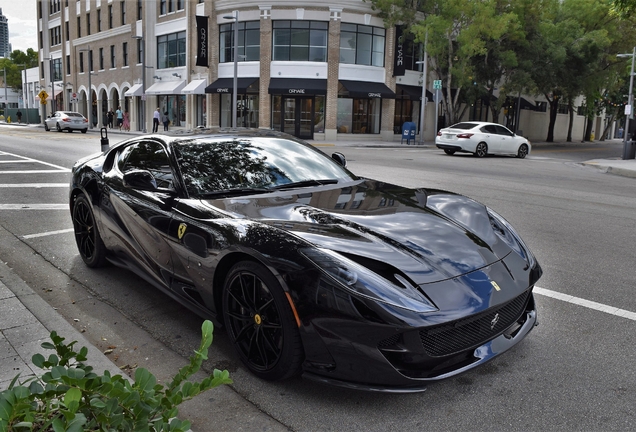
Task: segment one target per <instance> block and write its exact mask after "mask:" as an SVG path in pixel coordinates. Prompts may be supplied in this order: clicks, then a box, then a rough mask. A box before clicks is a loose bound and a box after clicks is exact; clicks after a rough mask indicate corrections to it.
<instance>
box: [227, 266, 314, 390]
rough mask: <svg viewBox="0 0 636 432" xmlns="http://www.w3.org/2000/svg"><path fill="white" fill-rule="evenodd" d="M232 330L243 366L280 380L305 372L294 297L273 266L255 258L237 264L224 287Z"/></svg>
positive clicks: (230, 333)
mask: <svg viewBox="0 0 636 432" xmlns="http://www.w3.org/2000/svg"><path fill="white" fill-rule="evenodd" d="M223 313H224V317H223V318H224V321H225V325H226V327H227V332H228V336H229V338H230V340H231V341H232V344H233V345H234V348H236V350H237V352H238V354H239V357H240V358H241V361H242V362H243V364H244V365H245V366H246V367H247V368H248V369H249V370H250V371H251V372H252V373H253V374H254V375H256V376H258V377H259V378H262V379H266V380H270V381H276V380H281V379H284V378H289V377H291V376H293V375H296V374H297V373H298V372H299V371H300V366H301V364H302V361H303V348H302V343H301V340H300V333H299V331H298V324H297V322H296V319H295V318H294V313H293V311H292V308H291V305H290V300H288V298H287V295H286V293H285V292H284V291H283V288H282V287H281V285H280V283H279V282H278V281H277V280H276V278H275V277H274V275H272V274H271V272H270V271H269V270H267V268H265V267H264V266H263V265H262V264H259V263H256V262H253V261H242V262H239V263H237V264H236V265H234V267H232V269H231V270H230V272H229V273H228V275H227V277H226V279H225V285H224V287H223Z"/></svg>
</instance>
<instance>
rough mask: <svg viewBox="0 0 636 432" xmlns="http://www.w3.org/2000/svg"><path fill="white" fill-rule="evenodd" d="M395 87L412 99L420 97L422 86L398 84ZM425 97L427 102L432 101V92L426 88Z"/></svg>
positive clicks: (415, 99) (417, 99) (416, 99)
mask: <svg viewBox="0 0 636 432" xmlns="http://www.w3.org/2000/svg"><path fill="white" fill-rule="evenodd" d="M397 89H398V90H402V91H403V92H404V93H406V94H407V95H408V96H409V99H410V100H412V101H419V100H420V99H422V87H418V86H410V85H403V84H398V85H397ZM426 99H428V101H429V102H433V93H431V92H430V91H428V89H426Z"/></svg>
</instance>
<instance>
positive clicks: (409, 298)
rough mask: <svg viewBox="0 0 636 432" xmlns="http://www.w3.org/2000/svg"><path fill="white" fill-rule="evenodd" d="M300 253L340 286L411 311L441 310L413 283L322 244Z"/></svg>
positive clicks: (359, 294)
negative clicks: (380, 272)
mask: <svg viewBox="0 0 636 432" xmlns="http://www.w3.org/2000/svg"><path fill="white" fill-rule="evenodd" d="M301 253H302V254H303V255H304V256H305V257H307V258H308V259H309V260H310V261H311V262H313V263H314V264H315V265H316V266H317V267H318V268H319V269H320V270H322V271H323V272H324V273H326V274H327V275H328V276H330V277H331V278H332V279H333V280H335V281H336V282H337V283H338V284H339V285H340V286H342V287H343V288H345V289H346V290H347V291H349V292H351V293H353V294H355V295H357V296H361V297H366V298H368V299H371V300H375V301H378V302H382V303H386V304H389V305H391V306H395V307H399V308H402V309H407V310H410V311H412V312H418V313H422V312H433V311H436V310H438V309H437V308H436V307H435V305H433V304H432V303H431V302H430V301H429V300H428V299H427V298H426V297H424V295H423V294H421V293H420V292H418V291H417V290H416V289H415V288H414V287H410V286H404V287H402V286H398V285H396V284H394V283H393V282H391V281H389V280H387V279H385V278H383V277H382V276H380V275H378V274H376V273H373V272H372V271H371V270H369V269H367V268H366V267H364V266H361V265H360V264H358V263H356V262H355V261H352V260H350V259H348V258H346V257H344V256H342V255H340V254H338V253H337V252H334V251H331V250H329V249H322V248H306V249H302V250H301ZM405 282H406V281H405ZM405 285H408V283H405Z"/></svg>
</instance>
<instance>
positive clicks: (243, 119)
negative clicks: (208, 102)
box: [205, 77, 259, 128]
mask: <svg viewBox="0 0 636 432" xmlns="http://www.w3.org/2000/svg"><path fill="white" fill-rule="evenodd" d="M258 86H259V79H258V78H257V77H253V78H238V79H237V86H236V87H237V92H236V93H237V95H236V123H237V126H238V127H250V128H257V127H258V113H259V109H258V103H259V94H258V92H259V87H258ZM205 92H206V93H212V94H214V93H216V94H218V95H219V99H220V100H219V107H220V110H219V111H220V112H219V115H220V118H219V126H221V127H231V126H232V94H233V92H234V78H219V79H218V80H216V81H214V82H213V83H212V84H210V85H209V86H207V87H206V88H205Z"/></svg>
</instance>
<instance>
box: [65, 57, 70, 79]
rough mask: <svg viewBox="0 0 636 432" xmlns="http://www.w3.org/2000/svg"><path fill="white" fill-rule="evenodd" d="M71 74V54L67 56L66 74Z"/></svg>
mask: <svg viewBox="0 0 636 432" xmlns="http://www.w3.org/2000/svg"><path fill="white" fill-rule="evenodd" d="M70 74H71V56H70V55H67V56H66V75H70Z"/></svg>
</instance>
